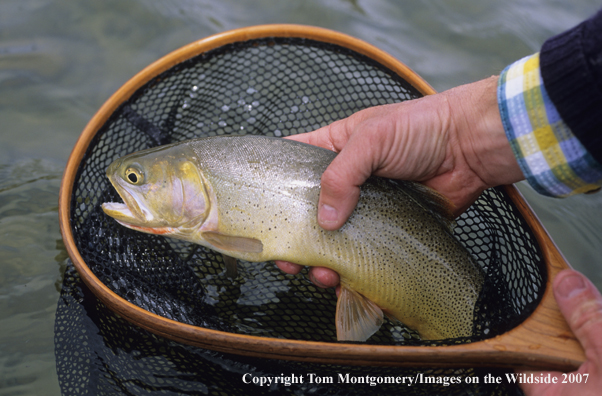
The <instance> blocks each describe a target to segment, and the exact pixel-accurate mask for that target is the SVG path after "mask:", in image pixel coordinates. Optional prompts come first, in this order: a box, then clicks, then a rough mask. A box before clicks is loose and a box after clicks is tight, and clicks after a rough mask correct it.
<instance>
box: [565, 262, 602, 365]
mask: <svg viewBox="0 0 602 396" xmlns="http://www.w3.org/2000/svg"><path fill="white" fill-rule="evenodd" d="M554 296H555V297H556V301H557V302H558V307H559V308H560V311H561V312H562V314H563V315H564V317H565V319H566V321H567V323H568V324H569V327H570V328H571V330H572V331H573V333H574V334H575V336H576V337H577V339H578V340H579V342H580V343H581V346H583V349H584V350H585V351H586V356H587V359H588V361H589V362H590V363H593V364H594V366H596V367H598V368H600V367H601V363H602V362H601V360H602V335H601V334H600V326H601V325H602V295H600V292H599V291H598V289H596V287H595V286H594V285H593V284H592V282H591V281H590V280H589V279H587V278H586V277H585V276H583V275H582V274H580V273H579V272H577V271H574V270H564V271H562V272H560V273H559V274H558V275H557V276H556V279H554ZM592 360H593V361H592Z"/></svg>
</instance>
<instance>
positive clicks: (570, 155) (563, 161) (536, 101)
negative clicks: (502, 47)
mask: <svg viewBox="0 0 602 396" xmlns="http://www.w3.org/2000/svg"><path fill="white" fill-rule="evenodd" d="M498 103H499V108H500V114H501V116H502V123H503V124H504V129H505V130H506V135H507V136H508V140H509V141H510V145H511V146H512V150H513V151H514V155H515V156H516V159H517V160H518V163H519V165H520V167H521V169H522V171H523V174H524V175H525V178H526V179H527V181H528V182H529V184H530V185H531V186H532V187H533V188H534V189H535V190H536V191H537V192H539V193H541V194H544V195H549V196H554V197H566V196H569V195H572V194H578V193H585V192H589V191H593V190H595V189H598V188H599V187H600V186H601V185H602V166H601V165H600V164H599V163H598V162H597V161H596V160H595V159H594V158H593V157H592V156H591V154H590V153H589V152H588V151H587V150H586V149H585V148H584V147H583V145H582V144H581V142H579V140H578V139H577V138H576V137H575V136H574V135H573V133H572V132H571V130H570V129H569V128H568V126H567V125H566V124H565V123H564V122H563V121H562V119H561V118H560V115H559V114H558V111H557V110H556V107H555V106H554V104H553V103H552V101H551V100H550V98H549V97H548V94H547V93H546V90H545V87H544V85H543V82H542V80H541V75H540V70H539V54H535V55H531V56H528V57H526V58H523V59H521V60H519V61H516V62H515V63H513V64H511V65H510V66H508V67H506V69H504V71H503V72H502V74H501V75H500V78H499V82H498Z"/></svg>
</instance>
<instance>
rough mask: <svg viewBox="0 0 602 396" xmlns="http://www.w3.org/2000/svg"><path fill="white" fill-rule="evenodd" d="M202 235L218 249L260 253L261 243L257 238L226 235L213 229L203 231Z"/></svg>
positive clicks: (261, 249)
mask: <svg viewBox="0 0 602 396" xmlns="http://www.w3.org/2000/svg"><path fill="white" fill-rule="evenodd" d="M201 235H202V237H203V238H204V239H205V240H206V241H207V242H209V243H210V244H212V245H213V246H215V247H216V248H218V249H223V250H230V251H234V252H241V253H261V252H262V251H263V243H261V241H260V240H259V239H254V238H246V237H237V236H232V235H226V234H222V233H219V232H215V231H205V232H203V233H202V234H201Z"/></svg>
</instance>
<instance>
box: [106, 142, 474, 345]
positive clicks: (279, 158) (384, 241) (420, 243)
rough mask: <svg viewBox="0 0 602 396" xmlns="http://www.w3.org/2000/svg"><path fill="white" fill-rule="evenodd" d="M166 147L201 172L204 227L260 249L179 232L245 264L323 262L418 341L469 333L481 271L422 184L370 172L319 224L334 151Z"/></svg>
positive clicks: (243, 145) (281, 145)
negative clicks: (335, 225) (344, 207)
mask: <svg viewBox="0 0 602 396" xmlns="http://www.w3.org/2000/svg"><path fill="white" fill-rule="evenodd" d="M171 150H175V151H174V152H175V154H173V156H174V157H177V156H183V157H184V158H186V159H187V160H188V161H190V162H191V163H193V164H194V166H195V167H196V168H197V169H198V171H199V173H201V174H202V178H203V180H204V183H205V184H206V186H205V188H206V189H207V190H208V191H209V192H208V193H207V197H208V198H207V199H208V201H210V202H209V203H208V205H209V206H210V207H211V208H212V210H214V212H213V215H209V217H208V218H212V219H213V223H216V224H213V223H212V224H213V226H212V227H213V228H212V229H211V231H215V232H219V234H220V235H227V236H235V237H236V238H241V239H243V240H258V241H260V242H261V246H262V248H261V251H260V252H257V251H244V252H239V251H232V250H228V249H224V248H220V246H221V245H219V246H216V244H213V243H211V242H208V240H206V238H204V237H203V235H204V234H203V233H202V232H200V231H195V232H196V234H195V235H194V236H190V235H187V236H186V237H182V239H187V240H193V241H195V242H198V243H201V244H203V245H205V246H209V247H211V248H214V249H216V250H218V251H221V252H222V253H224V254H227V255H231V256H233V257H237V258H240V259H245V260H248V261H266V260H286V261H291V262H296V263H299V264H302V265H309V266H324V267H328V268H331V269H333V270H334V271H336V272H338V273H339V275H340V278H341V285H342V286H343V287H345V288H347V289H349V290H352V291H355V292H357V293H359V294H360V295H362V296H363V297H365V298H366V299H368V300H369V301H371V302H373V303H374V304H375V305H376V306H378V307H380V309H382V310H383V311H384V312H385V313H386V314H387V315H389V316H390V317H393V318H396V319H398V320H400V321H402V322H403V323H404V324H405V325H407V326H408V327H410V328H413V329H415V330H417V331H418V332H419V334H420V335H421V337H423V338H425V339H441V338H454V337H463V336H470V335H471V334H472V327H473V311H474V305H475V303H476V300H477V298H478V295H479V293H480V290H481V287H482V282H483V274H482V271H481V270H480V268H479V267H478V266H477V265H476V263H475V262H474V260H473V259H472V258H471V256H470V254H469V253H468V252H467V251H466V249H465V248H464V247H463V246H462V245H461V244H460V243H458V241H457V240H456V239H455V238H454V237H453V235H452V233H451V232H450V230H449V228H448V226H447V225H446V224H444V223H443V222H442V221H441V220H440V218H439V217H438V216H435V215H434V214H433V212H435V211H436V210H433V209H432V208H431V206H430V204H428V203H425V202H422V201H420V197H421V195H423V192H424V191H422V190H424V187H421V188H418V189H416V186H417V185H415V184H414V183H404V182H400V183H395V184H394V183H392V182H391V181H389V180H386V179H382V178H377V177H371V178H369V179H368V180H367V181H366V183H365V184H364V185H363V186H362V188H361V193H360V200H359V203H358V205H357V207H356V209H355V210H354V212H353V213H352V215H351V217H350V218H349V220H348V221H347V222H346V223H345V224H344V225H343V227H342V228H341V229H340V230H337V231H326V230H324V229H322V228H321V227H319V226H318V224H317V221H316V215H317V201H318V197H319V192H320V178H321V175H322V173H323V172H324V170H325V169H326V167H327V166H328V165H329V164H330V162H331V161H332V159H333V158H334V157H335V156H336V154H335V153H334V152H331V151H329V150H325V149H321V148H318V147H314V146H309V145H306V144H303V143H298V142H294V141H290V140H285V139H279V138H266V137H255V136H248V137H220V138H203V139H197V140H191V141H188V142H184V143H181V144H178V145H174V146H172V149H171ZM137 162H138V163H139V162H141V161H140V159H139V158H138V160H137ZM123 167H124V165H123V164H121V168H123ZM187 177H188V176H187ZM112 181H113V180H112ZM113 184H114V185H115V184H116V183H115V182H113ZM416 191H419V193H418V194H417V193H416ZM120 195H122V194H121V193H120ZM427 195H428V194H427ZM427 201H428V199H427ZM216 219H217V220H216ZM205 223H211V222H210V221H208V220H207V219H206V220H205ZM203 227H205V231H206V230H208V229H209V228H208V227H209V226H208V225H207V224H204V225H202V226H199V230H201V229H203ZM146 232H148V231H146ZM171 236H174V237H178V235H175V234H174V235H171ZM337 311H338V307H337ZM337 315H338V313H337ZM337 320H338V319H337Z"/></svg>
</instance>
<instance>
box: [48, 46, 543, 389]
mask: <svg viewBox="0 0 602 396" xmlns="http://www.w3.org/2000/svg"><path fill="white" fill-rule="evenodd" d="M419 96H420V94H419V93H418V92H417V91H416V90H415V89H413V88H412V87H411V86H410V85H409V84H408V83H406V82H405V81H404V80H403V79H401V78H400V77H398V76H397V75H395V74H394V73H392V72H391V71H389V70H387V69H386V68H383V67H382V66H380V65H379V64H377V63H375V62H374V61H372V60H370V59H368V58H366V57H364V56H362V55H359V54H357V53H355V52H353V51H350V50H348V49H345V48H342V47H339V46H335V45H331V44H324V43H319V42H315V41H310V40H304V39H277V38H271V39H260V40H253V41H248V42H243V43H236V44H230V45H226V46H223V47H220V48H219V49H216V50H213V51H210V52H207V53H204V54H202V55H199V56H197V57H194V58H191V59H189V60H187V61H185V62H182V63H180V64H178V65H175V66H174V67H172V68H171V69H169V70H168V71H166V72H164V73H162V74H161V75H159V76H157V77H156V78H153V79H152V80H150V81H149V82H148V83H147V84H146V85H144V86H143V87H142V88H140V89H139V90H138V91H137V92H136V93H135V94H134V95H133V96H132V97H131V98H130V99H129V100H127V101H126V102H124V103H123V104H122V106H120V107H119V108H118V109H117V110H116V111H115V112H114V114H113V115H112V116H111V117H110V118H109V120H108V121H107V122H106V124H105V125H104V126H103V127H102V128H101V129H100V130H99V131H98V133H97V134H96V136H95V138H94V139H93V141H92V142H91V144H90V146H89V148H88V150H87V152H86V154H85V156H84V158H83V160H82V162H81V166H80V168H79V169H78V173H77V177H76V181H75V185H74V188H73V196H72V204H71V208H70V210H71V212H70V216H71V225H72V230H73V234H74V238H75V242H76V245H77V248H78V250H79V252H80V254H81V255H82V257H83V259H84V261H85V263H86V264H87V265H88V266H89V267H90V269H91V270H92V271H93V272H94V274H95V275H96V276H97V277H98V278H99V279H100V281H102V282H103V283H104V284H105V285H106V286H108V287H109V288H110V289H111V290H113V291H114V292H115V293H116V294H118V295H120V296H121V297H122V298H124V299H125V300H127V301H130V302H132V303H134V304H136V305H138V306H140V307H142V308H144V309H145V310H147V311H150V312H153V313H156V314H158V315H161V316H164V317H167V318H170V319H173V320H176V321H179V322H183V323H188V324H192V325H196V326H203V327H208V328H212V329H217V330H222V331H228V332H235V333H240V334H253V335H259V336H265V337H278V338H289V339H298V340H314V341H325V342H336V335H335V333H336V331H335V327H334V315H335V305H336V297H335V295H334V292H333V290H322V289H319V288H315V287H314V286H313V285H312V284H311V283H310V282H309V281H308V280H307V279H306V277H305V275H304V274H300V275H297V276H292V275H286V274H284V273H282V272H280V271H279V270H278V269H277V268H276V267H275V266H274V265H273V263H246V262H241V263H239V275H240V276H238V277H237V278H236V279H231V278H228V277H226V276H225V275H224V273H223V272H224V271H223V263H222V257H221V255H219V254H216V253H214V252H212V251H211V250H208V249H205V248H203V247H201V246H198V245H192V244H189V243H185V242H179V241H175V240H171V239H167V238H164V237H160V236H154V235H149V234H142V233H138V232H135V231H131V230H129V229H126V228H124V227H121V226H119V225H118V224H117V223H116V222H115V221H113V220H112V219H110V218H108V217H107V216H105V215H104V213H103V212H102V210H101V208H100V204H101V203H103V202H108V201H115V200H119V197H118V195H117V193H116V192H115V191H114V190H113V188H112V187H111V185H110V183H109V181H108V179H107V178H106V176H105V170H106V168H107V166H108V165H109V164H110V163H111V162H112V161H113V160H114V159H116V158H118V157H120V156H123V155H125V154H129V153H131V152H133V151H137V150H141V149H145V148H149V147H153V146H157V145H160V144H166V143H171V142H175V141H181V140H185V139H190V138H194V137H202V136H213V135H226V134H264V135H270V136H287V135H291V134H296V133H301V132H307V131H310V130H313V129H316V128H318V127H321V126H324V125H327V124H329V123H331V122H332V121H335V120H337V119H340V118H343V117H347V116H349V115H351V114H352V113H354V112H356V111H358V110H361V109H363V108H366V107H370V106H374V105H380V104H386V103H393V102H399V101H403V100H408V99H413V98H416V97H419ZM455 234H456V235H457V237H458V238H459V240H460V241H461V242H462V243H463V244H464V245H465V246H466V247H467V248H468V250H469V251H470V252H471V253H472V254H473V255H474V257H475V258H476V259H477V261H478V263H479V264H480V266H481V267H482V268H483V270H484V272H485V274H486V281H485V284H484V287H483V290H482V293H481V297H480V299H479V302H478V303H477V306H476V308H475V321H474V336H473V337H471V338H470V339H460V340H444V341H437V342H433V341H429V342H428V344H429V345H432V344H436V345H445V344H452V343H458V342H470V341H472V340H477V339H483V338H489V337H492V336H495V335H498V334H501V333H503V332H505V331H507V330H508V329H511V328H513V327H514V326H516V325H517V324H518V323H520V322H521V321H522V320H523V319H524V318H526V317H527V316H528V315H529V314H530V313H531V312H532V311H533V309H534V308H535V307H536V306H537V303H538V302H539V299H540V298H541V295H542V293H543V287H544V285H545V280H546V279H545V270H544V268H543V263H542V257H541V254H540V251H539V248H538V246H537V243H536V241H535V239H534V237H533V235H532V234H531V232H530V231H529V228H528V227H527V225H526V224H525V223H524V220H523V219H522V218H521V217H520V214H519V213H518V211H517V210H516V208H515V207H514V205H513V204H512V202H511V201H510V199H509V198H508V196H507V195H506V193H505V192H504V190H503V189H497V188H496V189H490V190H488V191H486V192H484V193H483V194H482V195H481V197H480V198H479V199H478V200H477V202H476V203H475V204H474V205H473V206H472V207H471V208H470V209H469V210H468V211H466V212H465V213H464V214H463V215H462V216H461V217H460V218H459V219H458V220H457V227H456V229H455ZM86 290H87V289H86V288H85V287H84V286H83V285H81V282H80V281H79V280H78V278H77V276H76V275H75V274H74V273H73V271H70V270H69V271H67V276H66V278H65V284H64V287H63V293H62V297H63V298H62V299H61V301H60V302H59V312H58V315H57V324H56V328H57V335H56V340H57V346H56V348H57V365H58V370H59V379H60V381H61V387H62V389H63V391H64V392H65V393H68V394H88V392H90V393H91V394H96V393H98V394H111V393H112V390H113V389H118V390H120V391H121V392H123V393H124V394H140V393H144V391H145V390H149V389H150V390H164V391H165V393H167V394H169V393H170V392H175V393H180V394H197V393H198V394H207V393H211V394H213V393H215V394H219V391H221V392H222V393H223V394H244V393H245V392H248V391H250V388H249V387H248V386H246V385H245V384H244V383H243V382H242V381H241V373H242V372H252V373H266V374H271V375H279V374H280V373H281V372H287V371H288V372H289V373H290V372H294V373H300V372H303V373H311V372H316V373H320V375H329V373H331V374H332V375H333V376H336V373H338V372H345V373H352V375H356V376H365V375H380V376H383V375H393V374H395V375H401V373H410V374H409V375H412V374H411V373H417V372H428V373H435V374H430V375H439V374H441V375H452V374H453V375H457V376H460V377H463V378H465V377H470V376H475V375H478V374H479V372H480V371H479V370H480V369H474V370H472V369H470V370H466V369H462V370H427V371H425V370H419V371H416V370H407V369H399V368H382V367H353V366H349V367H342V366H330V365H317V364H301V363H292V362H283V361H270V360H261V359H249V358H241V357H234V356H228V355H223V354H218V353H214V352H209V351H205V350H201V349H198V348H193V347H189V346H183V345H179V344H176V343H174V342H171V341H167V340H165V339H162V338H160V337H157V336H154V335H151V334H150V333H147V332H145V331H143V330H140V329H138V328H135V327H133V326H130V325H128V324H127V323H125V322H123V321H122V320H121V319H118V318H117V317H116V316H115V315H112V314H111V313H110V312H108V311H107V309H106V308H104V306H103V305H102V304H101V303H99V302H98V301H97V300H96V299H94V298H93V297H91V296H88V297H85V295H86V293H88V292H86ZM86 315H87V316H86ZM92 333H94V334H92ZM74 339H75V340H78V341H79V342H81V343H82V344H83V345H84V346H85V347H80V348H78V347H74V346H72V344H71V342H73V340H74ZM368 342H370V343H374V344H384V345H404V344H412V345H421V344H427V343H426V342H423V341H421V340H420V339H419V338H418V336H417V334H416V333H414V332H412V331H410V330H409V329H407V328H405V327H403V326H400V325H398V324H394V323H391V322H387V323H386V324H385V325H384V326H383V327H382V328H381V330H380V331H379V332H377V333H376V334H375V335H374V336H373V337H372V338H371V339H370V340H369V341H368ZM82 362H85V367H86V368H85V369H82V368H81V367H82V366H81V364H82ZM82 372H84V375H82ZM488 372H491V369H489V370H488ZM86 373H87V374H86ZM404 375H405V374H404ZM87 384H88V385H90V384H91V385H90V386H88V385H87ZM92 385H93V386H92ZM306 385H307V386H301V385H299V386H296V387H293V386H291V387H283V386H280V387H279V388H278V389H277V390H279V391H280V392H284V391H290V392H291V393H295V394H303V393H318V394H322V393H323V394H347V393H353V392H359V393H362V394H365V393H369V392H377V393H383V392H387V391H385V390H384V389H385V388H383V385H379V386H378V387H370V386H366V387H361V388H360V389H359V390H358V388H354V387H348V388H347V387H339V386H334V387H333V386H332V385H330V386H322V387H320V386H318V385H316V384H313V386H314V387H311V386H309V384H306ZM397 387H398V388H396V389H400V390H403V391H404V392H416V394H428V395H434V394H442V393H445V394H469V395H473V394H494V395H497V394H500V395H502V394H514V393H515V392H518V390H517V389H515V388H511V387H509V386H508V385H505V384H501V385H496V386H494V387H493V388H487V387H486V386H485V385H483V384H482V383H480V384H477V385H465V386H450V387H445V386H435V385H433V386H424V387H423V386H421V387H408V386H407V385H398V386H397ZM394 388H395V387H394V386H393V387H390V388H386V389H388V391H391V392H392V390H393V389H394ZM90 389H91V390H90ZM316 389H317V390H316ZM252 390H254V391H260V390H266V389H264V388H259V387H253V389H252ZM360 391H361V392H360ZM240 392H242V393H240ZM387 393H388V392H387Z"/></svg>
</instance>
